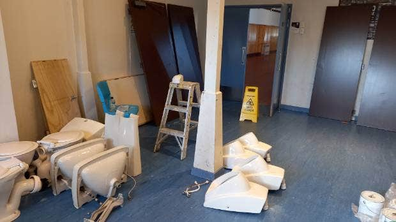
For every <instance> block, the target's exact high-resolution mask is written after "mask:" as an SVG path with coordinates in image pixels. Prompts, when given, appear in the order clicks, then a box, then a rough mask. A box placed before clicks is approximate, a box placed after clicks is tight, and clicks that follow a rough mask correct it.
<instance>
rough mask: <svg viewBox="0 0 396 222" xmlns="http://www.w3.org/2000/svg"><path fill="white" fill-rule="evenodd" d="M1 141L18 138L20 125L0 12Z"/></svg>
mask: <svg viewBox="0 0 396 222" xmlns="http://www.w3.org/2000/svg"><path fill="white" fill-rule="evenodd" d="M0 107H1V111H0V123H1V124H0V143H4V142H11V141H16V140H18V126H17V121H16V115H15V108H14V100H13V97H12V89H11V79H10V70H9V67H8V57H7V47H6V43H5V39H4V32H3V20H2V17H1V12H0Z"/></svg>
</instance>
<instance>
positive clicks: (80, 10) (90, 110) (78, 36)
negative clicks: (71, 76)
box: [72, 0, 98, 120]
mask: <svg viewBox="0 0 396 222" xmlns="http://www.w3.org/2000/svg"><path fill="white" fill-rule="evenodd" d="M72 1H73V22H74V35H75V41H76V52H77V78H78V89H79V92H80V95H81V103H82V106H83V107H82V108H83V112H84V116H85V117H86V118H88V119H92V120H98V112H97V110H96V103H95V93H94V88H93V83H92V74H91V72H90V71H89V69H88V50H87V37H86V34H85V17H84V1H83V0H72Z"/></svg>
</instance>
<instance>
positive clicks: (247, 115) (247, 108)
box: [239, 86, 258, 123]
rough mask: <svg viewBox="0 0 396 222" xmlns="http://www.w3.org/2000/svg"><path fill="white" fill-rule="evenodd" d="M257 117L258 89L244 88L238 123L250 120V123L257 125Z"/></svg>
mask: <svg viewBox="0 0 396 222" xmlns="http://www.w3.org/2000/svg"><path fill="white" fill-rule="evenodd" d="M257 117H258V87H254V86H246V88H245V96H244V97H243V104H242V109H241V117H240V118H239V121H245V120H251V121H252V122H254V123H257Z"/></svg>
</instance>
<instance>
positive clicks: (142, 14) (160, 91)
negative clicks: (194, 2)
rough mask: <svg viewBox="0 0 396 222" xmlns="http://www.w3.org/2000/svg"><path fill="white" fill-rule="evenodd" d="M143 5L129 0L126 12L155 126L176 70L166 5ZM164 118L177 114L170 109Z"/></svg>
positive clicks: (154, 3)
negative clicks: (136, 46)
mask: <svg viewBox="0 0 396 222" xmlns="http://www.w3.org/2000/svg"><path fill="white" fill-rule="evenodd" d="M144 5H145V6H139V5H135V1H133V0H129V13H130V14H131V18H132V25H133V30H134V32H135V33H136V40H137V43H138V48H139V52H140V58H141V59H142V65H143V70H144V73H145V75H146V78H147V88H148V93H149V96H150V104H151V111H152V113H153V118H154V122H155V123H156V124H157V125H159V124H160V122H161V118H162V113H163V110H164V106H165V101H166V97H167V94H168V89H169V82H170V81H171V80H172V77H173V76H174V75H176V74H178V70H177V65H176V58H175V54H174V49H173V45H172V39H171V30H170V28H169V20H168V16H167V12H166V5H165V4H162V3H157V2H145V3H144ZM168 117H169V118H168V120H171V119H175V118H177V117H178V115H177V114H176V112H172V113H171V114H170V115H169V116H168Z"/></svg>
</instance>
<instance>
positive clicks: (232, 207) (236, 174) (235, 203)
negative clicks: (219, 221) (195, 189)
mask: <svg viewBox="0 0 396 222" xmlns="http://www.w3.org/2000/svg"><path fill="white" fill-rule="evenodd" d="M267 195H268V189H267V188H265V187H264V186H261V185H259V184H256V183H253V182H249V181H248V180H247V179H246V177H245V175H244V174H243V173H242V172H240V171H236V170H233V171H231V172H229V173H226V174H224V175H223V176H221V177H219V178H217V179H216V180H214V181H213V182H212V184H211V185H210V187H209V188H208V191H207V192H206V194H205V202H204V207H208V208H214V209H218V210H226V211H235V212H242V213H260V212H261V210H262V209H263V207H264V205H265V203H266V201H267Z"/></svg>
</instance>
